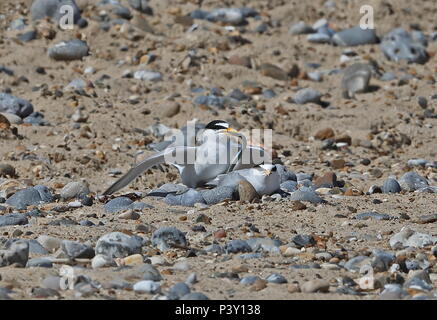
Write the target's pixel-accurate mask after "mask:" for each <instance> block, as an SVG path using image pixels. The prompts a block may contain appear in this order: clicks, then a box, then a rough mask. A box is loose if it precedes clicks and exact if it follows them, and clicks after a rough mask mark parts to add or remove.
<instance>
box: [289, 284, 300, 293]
mask: <svg viewBox="0 0 437 320" xmlns="http://www.w3.org/2000/svg"><path fill="white" fill-rule="evenodd" d="M287 291H288V292H289V293H298V292H300V291H301V290H300V285H299V283H298V282H292V283H290V284H289V285H288V286H287Z"/></svg>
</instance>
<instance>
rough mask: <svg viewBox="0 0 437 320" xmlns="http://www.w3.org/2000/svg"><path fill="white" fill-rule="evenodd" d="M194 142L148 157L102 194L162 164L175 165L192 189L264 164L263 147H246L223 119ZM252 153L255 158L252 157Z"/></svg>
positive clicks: (110, 191)
mask: <svg viewBox="0 0 437 320" xmlns="http://www.w3.org/2000/svg"><path fill="white" fill-rule="evenodd" d="M195 140H196V141H195V144H196V145H194V146H190V145H176V146H172V147H168V148H166V149H165V150H163V151H160V152H157V153H156V154H154V155H152V156H150V157H148V158H147V159H145V160H143V161H142V162H140V163H139V164H137V165H136V166H135V167H133V168H132V169H130V170H129V171H128V172H127V173H126V174H125V175H124V176H122V177H121V178H120V179H119V180H117V181H116V182H115V183H114V184H113V185H111V186H110V187H109V188H108V189H107V190H106V191H105V192H104V193H103V195H110V194H112V193H114V192H116V191H118V190H120V189H122V188H124V187H126V186H127V185H128V184H129V183H131V182H132V181H133V180H135V179H136V178H137V177H138V176H139V175H141V174H142V173H143V172H145V171H146V170H148V169H149V168H151V167H153V166H156V165H159V164H162V163H168V164H172V165H174V166H175V167H176V168H177V169H178V170H179V173H180V175H181V178H182V183H183V184H185V185H186V186H188V187H190V188H195V187H200V186H203V185H205V184H206V183H207V182H209V181H211V180H213V179H215V178H216V177H217V176H218V175H220V174H225V173H228V172H230V171H233V170H239V169H243V168H247V167H254V166H256V165H258V164H260V163H263V162H264V160H265V157H264V156H267V155H266V154H265V152H264V150H263V149H262V148H260V147H255V146H247V141H246V137H245V136H244V135H243V134H241V133H239V132H237V131H236V130H234V129H232V128H230V126H229V124H228V123H227V122H226V121H223V120H214V121H211V122H210V123H208V124H207V125H206V126H205V130H203V131H202V132H201V134H200V135H199V138H196V139H195ZM255 153H256V155H257V156H254V155H255ZM260 154H261V156H259V155H260ZM242 159H244V160H245V161H242Z"/></svg>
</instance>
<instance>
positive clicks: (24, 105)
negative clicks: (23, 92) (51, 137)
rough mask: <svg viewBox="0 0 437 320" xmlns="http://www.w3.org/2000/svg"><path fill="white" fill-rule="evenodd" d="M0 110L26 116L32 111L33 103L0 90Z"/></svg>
mask: <svg viewBox="0 0 437 320" xmlns="http://www.w3.org/2000/svg"><path fill="white" fill-rule="evenodd" d="M0 112H2V113H10V114H13V115H16V116H18V117H20V118H26V117H27V116H29V115H30V114H31V113H32V112H33V105H32V104H31V103H30V102H29V101H27V100H25V99H21V98H18V97H15V96H13V95H10V94H8V93H3V92H0Z"/></svg>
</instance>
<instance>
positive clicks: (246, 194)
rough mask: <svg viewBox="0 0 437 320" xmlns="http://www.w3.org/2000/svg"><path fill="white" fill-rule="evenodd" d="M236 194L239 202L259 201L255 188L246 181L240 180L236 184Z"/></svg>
mask: <svg viewBox="0 0 437 320" xmlns="http://www.w3.org/2000/svg"><path fill="white" fill-rule="evenodd" d="M238 194H239V197H240V201H247V202H252V201H253V200H255V199H259V195H258V193H257V192H256V190H255V188H254V187H253V186H252V184H251V183H250V182H249V181H247V180H242V181H240V182H239V183H238Z"/></svg>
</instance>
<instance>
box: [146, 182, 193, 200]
mask: <svg viewBox="0 0 437 320" xmlns="http://www.w3.org/2000/svg"><path fill="white" fill-rule="evenodd" d="M188 190H189V189H188V187H187V186H185V185H183V184H174V183H165V184H163V185H162V186H160V187H159V188H158V189H154V190H152V191H150V192H149V193H148V194H147V196H150V197H166V196H167V195H168V194H170V193H173V194H182V193H184V192H186V191H188Z"/></svg>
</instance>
